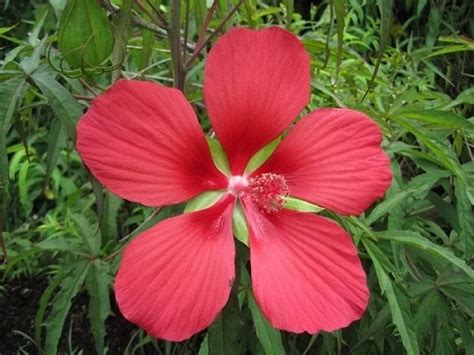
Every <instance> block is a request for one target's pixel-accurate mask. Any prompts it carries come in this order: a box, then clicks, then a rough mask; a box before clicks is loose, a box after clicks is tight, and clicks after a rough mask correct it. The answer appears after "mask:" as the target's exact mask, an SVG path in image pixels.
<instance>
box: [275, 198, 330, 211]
mask: <svg viewBox="0 0 474 355" xmlns="http://www.w3.org/2000/svg"><path fill="white" fill-rule="evenodd" d="M284 200H285V204H284V207H285V208H287V209H289V210H294V211H300V212H314V213H318V212H321V211H323V210H324V208H323V207H319V206H317V205H315V204H312V203H311V202H307V201H303V200H300V199H297V198H295V197H291V196H287V197H284Z"/></svg>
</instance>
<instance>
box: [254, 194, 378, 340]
mask: <svg viewBox="0 0 474 355" xmlns="http://www.w3.org/2000/svg"><path fill="white" fill-rule="evenodd" d="M245 207H246V214H247V217H248V220H249V225H250V263H251V272H252V286H253V292H254V294H255V299H256V300H257V303H258V304H259V306H260V308H261V309H262V312H263V314H264V315H265V317H266V318H267V319H268V320H269V321H270V323H271V324H272V325H273V326H274V327H276V328H279V329H283V330H287V331H291V332H294V333H301V332H304V331H306V332H308V333H311V334H313V333H316V332H318V331H321V330H323V331H326V332H331V331H334V330H336V329H340V328H343V327H346V326H347V325H349V324H350V323H351V322H353V321H355V320H357V319H359V318H360V317H361V316H362V314H363V313H364V311H365V309H366V307H367V303H368V298H369V291H368V289H367V284H366V277H365V273H364V270H363V269H362V266H361V262H360V260H359V258H358V256H357V250H356V248H355V247H354V244H353V243H352V240H351V238H350V236H349V235H348V234H347V233H346V232H345V231H344V230H343V229H342V228H341V227H339V226H338V225H337V224H336V223H334V222H332V221H330V220H328V219H326V218H323V217H320V216H318V215H314V214H310V213H303V212H295V211H289V210H282V211H280V212H276V213H268V214H260V213H258V212H256V211H255V210H253V208H252V207H251V206H250V207H249V203H246V205H245Z"/></svg>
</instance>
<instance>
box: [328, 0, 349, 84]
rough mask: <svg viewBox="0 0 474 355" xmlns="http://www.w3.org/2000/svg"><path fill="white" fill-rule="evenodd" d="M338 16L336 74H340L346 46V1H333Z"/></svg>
mask: <svg viewBox="0 0 474 355" xmlns="http://www.w3.org/2000/svg"><path fill="white" fill-rule="evenodd" d="M331 1H332V4H333V6H334V13H335V15H336V31H337V54H336V72H337V74H336V75H338V74H339V67H340V66H341V59H342V45H343V44H344V26H345V21H346V5H345V1H344V0H331Z"/></svg>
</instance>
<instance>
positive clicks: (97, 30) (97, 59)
mask: <svg viewBox="0 0 474 355" xmlns="http://www.w3.org/2000/svg"><path fill="white" fill-rule="evenodd" d="M58 42H59V49H60V50H61V52H62V54H63V56H64V58H65V59H66V61H67V62H68V63H69V65H70V66H71V68H72V69H79V68H86V67H95V66H99V65H100V64H101V63H103V62H104V61H105V60H106V59H107V58H108V57H109V56H110V54H111V53H112V49H113V46H114V37H113V30H112V26H111V24H110V22H109V21H108V19H107V14H106V13H105V10H104V9H103V8H102V7H100V6H99V4H98V3H97V1H96V0H68V3H67V5H66V8H65V9H64V11H63V13H62V15H61V21H60V23H59V32H58Z"/></svg>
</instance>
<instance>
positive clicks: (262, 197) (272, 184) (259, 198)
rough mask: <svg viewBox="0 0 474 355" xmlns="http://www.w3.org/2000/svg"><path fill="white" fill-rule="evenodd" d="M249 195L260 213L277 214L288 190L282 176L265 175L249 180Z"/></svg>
mask: <svg viewBox="0 0 474 355" xmlns="http://www.w3.org/2000/svg"><path fill="white" fill-rule="evenodd" d="M248 186H249V194H250V198H251V200H252V202H253V203H254V204H255V205H256V206H257V208H258V209H259V210H260V212H266V213H271V212H277V211H279V210H281V209H282V208H283V204H284V202H285V200H284V197H286V196H288V194H289V190H288V185H287V184H286V180H285V178H284V177H283V176H281V175H278V174H272V173H265V174H261V175H258V176H256V177H252V178H250V180H249V185H248Z"/></svg>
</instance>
